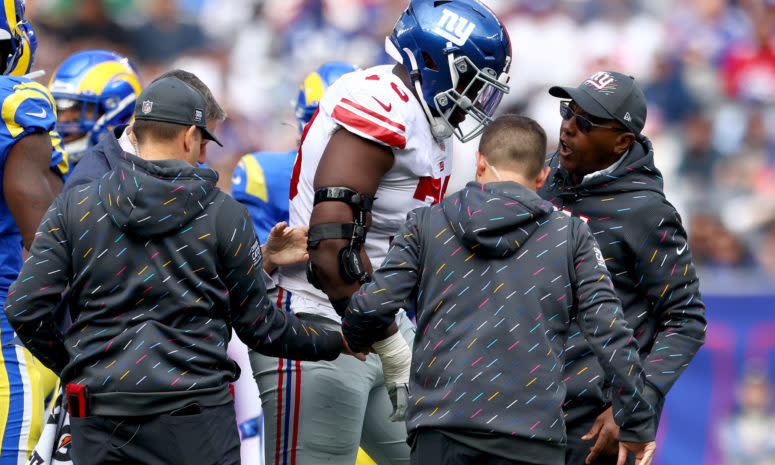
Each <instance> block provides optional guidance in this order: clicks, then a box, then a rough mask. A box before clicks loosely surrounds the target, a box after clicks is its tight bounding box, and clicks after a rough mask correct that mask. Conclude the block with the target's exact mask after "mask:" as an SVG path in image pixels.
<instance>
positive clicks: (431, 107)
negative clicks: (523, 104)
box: [254, 0, 511, 465]
mask: <svg viewBox="0 0 775 465" xmlns="http://www.w3.org/2000/svg"><path fill="white" fill-rule="evenodd" d="M386 49H387V52H388V53H389V54H390V56H391V57H393V58H394V59H395V60H396V61H397V62H398V64H396V65H394V66H390V65H388V66H376V67H372V68H369V69H365V70H361V71H356V72H353V73H349V74H346V75H344V76H342V77H341V78H340V79H338V80H337V81H336V82H335V83H334V84H333V85H332V86H331V87H329V89H328V90H327V91H326V93H325V95H324V96H323V98H322V99H321V101H320V105H319V108H318V110H317V112H316V114H315V115H314V116H313V117H312V119H311V121H310V123H309V124H308V125H307V126H306V128H305V130H304V134H303V136H302V139H301V146H300V149H299V153H298V155H297V157H296V162H295V164H294V169H293V174H292V179H291V186H290V199H291V202H290V223H291V225H299V224H309V225H310V230H309V242H308V246H309V254H310V260H309V261H308V263H307V266H306V267H305V266H292V267H285V268H282V269H281V270H280V281H279V282H280V287H281V289H280V293H279V297H278V304H280V305H283V306H284V308H286V309H287V310H288V311H292V312H294V313H295V314H297V315H299V316H300V317H301V318H303V319H307V320H309V321H315V322H316V323H317V324H318V325H320V324H323V325H325V327H326V329H328V330H334V331H335V330H338V329H339V328H340V322H341V316H340V315H341V314H342V312H343V311H344V309H345V308H346V307H347V303H348V302H349V300H350V296H351V295H352V294H353V292H355V291H357V290H358V288H359V287H360V285H361V283H363V282H366V281H368V280H369V272H370V271H371V269H372V263H376V264H377V265H378V264H380V263H381V261H382V259H383V258H384V257H385V255H386V251H387V249H388V247H389V245H390V242H391V238H392V236H393V235H394V234H396V233H397V231H398V228H399V226H400V225H401V224H402V223H403V221H404V218H405V216H406V214H407V212H409V211H410V210H412V209H414V208H416V207H419V206H423V205H430V204H433V203H437V202H439V201H440V200H441V198H442V197H443V195H444V190H445V187H446V182H447V178H448V176H449V174H450V169H451V151H450V148H451V140H450V137H451V136H452V135H453V134H454V135H456V136H457V137H458V138H459V139H460V140H462V141H467V140H470V139H472V138H473V137H475V136H476V135H478V134H479V133H480V132H481V131H482V130H483V128H484V125H486V124H487V123H488V122H489V121H490V120H491V115H492V113H493V112H494V111H495V108H496V107H497V106H498V103H499V102H500V98H501V96H502V94H503V93H505V92H508V89H509V87H508V84H507V82H508V70H509V64H510V61H511V45H510V42H509V38H508V35H507V33H506V31H505V29H504V27H503V25H502V24H501V22H500V21H499V20H498V19H497V18H496V17H495V15H494V14H493V13H492V12H491V11H490V10H489V9H488V8H487V7H485V6H484V5H482V4H481V3H480V2H478V1H476V0H451V1H444V2H439V1H434V0H412V1H411V3H410V4H409V6H408V8H407V9H406V10H405V11H404V13H403V14H402V16H401V17H400V18H399V19H398V22H397V23H396V26H395V28H394V30H393V33H392V35H391V36H390V37H389V38H388V40H387V41H386ZM464 119H469V120H470V121H469V122H470V123H472V124H469V125H467V128H468V130H465V131H464V130H463V128H461V126H460V123H461V122H462V121H463V120H464ZM367 233H368V234H367ZM428 272H438V271H437V270H432V271H431V270H428ZM397 321H398V323H397V324H393V325H391V327H390V329H389V331H388V332H386V334H385V335H384V336H385V337H386V338H385V339H384V340H383V341H380V342H378V343H377V344H375V345H374V347H373V349H374V350H375V351H376V352H377V353H378V354H379V356H377V355H374V354H371V355H370V356H369V358H368V361H367V362H366V363H362V362H359V361H355V362H353V363H351V362H350V361H349V360H344V359H342V360H337V361H334V362H323V363H317V362H316V363H307V362H297V361H291V360H284V359H279V360H278V359H276V358H269V357H262V358H261V359H260V360H259V361H258V362H260V365H258V366H257V364H256V363H254V369H255V368H258V370H256V371H257V372H256V379H257V382H258V384H259V391H260V392H261V397H262V403H263V408H264V418H265V424H266V428H265V431H266V458H267V463H275V464H280V463H286V460H287V461H288V462H289V463H294V462H295V463H298V464H302V465H304V464H314V463H353V462H354V460H355V456H356V453H357V450H358V445H359V443H360V444H361V445H362V447H363V449H364V450H365V451H366V452H367V453H368V454H369V455H370V456H371V457H372V458H373V459H374V460H375V461H376V462H377V463H379V464H381V465H385V464H390V463H407V462H408V460H409V447H408V446H407V442H406V440H407V438H406V427H405V424H404V423H403V422H391V421H389V417H391V416H392V417H393V419H400V418H402V413H403V412H402V411H401V410H402V406H404V407H405V405H406V402H407V398H406V383H407V382H408V379H409V367H408V365H406V362H407V360H408V358H409V357H410V355H409V353H408V352H409V348H408V346H407V343H406V341H410V342H411V340H412V339H413V326H412V324H411V322H410V321H408V319H407V318H406V316H404V315H401V314H400V315H399V316H398V318H397ZM399 329H400V330H399ZM391 333H392V334H391ZM429 350H430V349H429ZM397 362H398V363H397ZM383 372H384V375H383ZM429 382H438V380H429ZM442 382H445V381H442ZM385 387H387V388H388V389H387V390H386V389H385ZM388 392H390V395H388ZM391 398H392V399H391ZM391 400H392V401H393V402H391ZM391 412H392V415H391Z"/></svg>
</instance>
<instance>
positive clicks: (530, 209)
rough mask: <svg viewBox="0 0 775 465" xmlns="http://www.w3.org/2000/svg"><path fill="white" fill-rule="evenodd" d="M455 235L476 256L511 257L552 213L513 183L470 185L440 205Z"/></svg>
mask: <svg viewBox="0 0 775 465" xmlns="http://www.w3.org/2000/svg"><path fill="white" fill-rule="evenodd" d="M442 209H443V210H444V216H446V218H447V220H449V223H450V225H451V226H452V229H453V230H454V233H455V235H456V236H457V237H458V238H459V239H460V241H461V242H462V243H463V245H465V246H466V247H467V248H469V249H472V250H475V251H476V253H477V254H479V255H482V256H486V257H492V258H499V257H505V256H508V255H512V254H514V253H515V252H516V251H517V250H518V249H519V248H520V246H521V244H524V243H525V242H526V240H527V238H528V237H530V236H531V235H532V234H533V233H534V232H535V230H536V229H538V226H539V224H540V223H541V220H542V219H543V218H544V217H546V216H547V215H549V214H551V212H552V204H551V203H550V202H547V201H545V200H543V199H541V198H540V197H539V196H538V195H536V193H535V192H533V191H531V190H530V189H528V188H526V187H525V186H522V185H520V184H517V183H515V182H511V181H507V182H491V183H487V184H484V185H482V184H479V183H478V182H470V183H468V184H467V185H466V187H465V188H464V189H463V190H461V191H459V192H456V193H454V194H452V195H450V196H448V197H447V198H446V199H445V200H444V202H443V203H442Z"/></svg>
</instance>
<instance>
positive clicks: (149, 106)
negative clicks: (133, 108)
mask: <svg viewBox="0 0 775 465" xmlns="http://www.w3.org/2000/svg"><path fill="white" fill-rule="evenodd" d="M152 108H153V102H152V101H150V100H144V101H143V108H142V110H143V114H144V115H147V114H148V113H150V112H151V109H152Z"/></svg>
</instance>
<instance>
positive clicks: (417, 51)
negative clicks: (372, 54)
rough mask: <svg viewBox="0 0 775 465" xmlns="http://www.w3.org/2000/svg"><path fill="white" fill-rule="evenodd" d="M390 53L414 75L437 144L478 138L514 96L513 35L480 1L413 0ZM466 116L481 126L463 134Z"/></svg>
mask: <svg viewBox="0 0 775 465" xmlns="http://www.w3.org/2000/svg"><path fill="white" fill-rule="evenodd" d="M385 50H386V52H387V53H388V54H389V55H390V56H391V57H393V58H394V59H395V60H396V61H398V62H399V63H401V64H403V65H404V66H406V68H407V70H408V71H409V77H410V79H411V80H412V84H413V85H414V87H415V90H416V91H417V94H418V95H419V96H420V97H421V98H420V103H421V104H422V107H423V110H424V111H425V114H426V116H427V117H428V120H429V121H430V123H431V129H432V131H433V135H434V136H435V137H436V138H437V139H445V138H447V137H449V136H451V135H452V134H454V135H455V136H456V137H457V138H458V139H460V140H461V141H463V142H466V141H469V140H471V139H473V138H474V137H476V136H478V135H479V134H480V133H481V132H482V131H483V130H484V127H485V126H486V125H487V124H489V123H490V121H492V115H493V113H494V112H495V109H496V108H497V107H498V104H499V103H500V100H501V98H502V97H503V94H505V93H508V91H509V85H508V80H509V76H508V72H509V65H510V64H511V41H510V40H509V35H508V33H507V32H506V29H505V28H504V27H503V24H501V22H500V20H499V19H498V18H497V17H496V16H495V14H494V13H493V12H492V11H490V10H489V9H488V8H487V7H486V6H484V5H482V4H481V3H480V2H478V1H477V0H412V1H411V3H410V4H409V7H408V8H407V9H406V10H405V11H404V13H403V14H402V15H401V17H400V18H399V19H398V22H396V25H395V27H394V28H393V33H392V34H391V35H390V37H388V38H386V40H385ZM466 117H468V118H471V119H473V120H474V121H475V122H476V125H475V126H476V127H474V128H473V129H471V130H469V131H468V132H467V133H465V134H464V133H463V130H462V129H461V128H460V126H459V125H460V123H461V122H462V121H463V119H465V118H466Z"/></svg>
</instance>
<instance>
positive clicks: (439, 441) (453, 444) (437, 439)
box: [409, 429, 528, 465]
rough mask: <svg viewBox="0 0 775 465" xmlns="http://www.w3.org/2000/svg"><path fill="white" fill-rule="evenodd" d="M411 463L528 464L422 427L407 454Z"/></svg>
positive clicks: (422, 464)
mask: <svg viewBox="0 0 775 465" xmlns="http://www.w3.org/2000/svg"><path fill="white" fill-rule="evenodd" d="M409 463H410V464H411V465H436V464H443V465H480V464H484V463H486V464H487V465H528V464H526V463H524V462H514V461H512V460H507V459H504V458H501V457H498V456H497V455H492V454H488V453H486V452H482V451H479V450H477V449H473V448H471V447H468V446H466V445H465V444H461V443H460V442H458V441H455V440H454V439H452V438H450V437H447V436H445V435H444V434H442V433H439V432H438V431H434V430H428V429H422V430H419V431H418V432H417V433H416V437H415V438H414V444H413V445H412V452H411V455H410V456H409Z"/></svg>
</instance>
